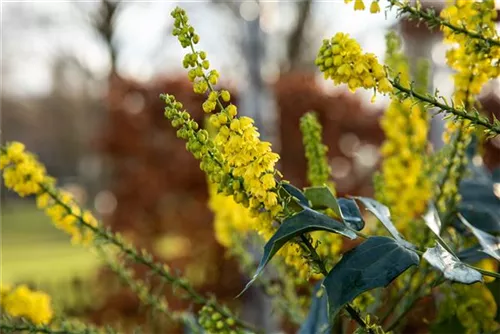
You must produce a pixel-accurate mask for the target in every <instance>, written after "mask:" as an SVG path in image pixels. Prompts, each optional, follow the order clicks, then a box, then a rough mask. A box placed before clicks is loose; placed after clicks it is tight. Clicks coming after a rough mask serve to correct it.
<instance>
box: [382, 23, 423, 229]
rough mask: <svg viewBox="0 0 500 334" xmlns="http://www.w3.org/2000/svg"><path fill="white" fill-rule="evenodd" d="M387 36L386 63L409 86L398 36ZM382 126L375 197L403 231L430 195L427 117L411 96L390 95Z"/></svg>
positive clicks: (419, 211)
mask: <svg viewBox="0 0 500 334" xmlns="http://www.w3.org/2000/svg"><path fill="white" fill-rule="evenodd" d="M386 38H387V53H386V63H387V65H388V66H389V67H390V68H391V69H393V71H394V72H396V73H398V75H399V78H400V81H401V83H402V84H403V85H405V86H409V84H410V69H409V64H408V60H407V59H406V57H405V56H404V54H403V53H402V52H401V50H400V44H401V43H400V40H399V38H398V37H397V36H396V35H395V34H393V33H391V34H388V35H387V37H386ZM381 126H382V129H383V130H384V133H385V136H386V140H385V142H384V143H383V145H382V149H381V154H382V157H383V162H382V171H381V175H380V177H381V182H382V184H383V187H381V189H380V190H378V191H377V194H376V197H377V199H378V200H380V201H381V202H383V203H384V204H386V205H387V206H389V207H390V208H391V213H392V214H393V215H394V217H397V219H396V222H397V224H396V225H397V227H398V228H399V229H400V230H401V231H402V232H403V233H404V232H405V230H406V228H407V227H408V226H407V224H408V223H409V222H410V221H411V220H413V219H415V218H417V217H419V216H420V215H422V214H423V213H424V211H425V209H426V206H427V202H428V200H429V199H430V198H431V195H432V191H431V187H432V183H431V180H430V178H429V177H428V175H426V169H427V166H426V160H425V152H426V148H427V134H428V131H429V124H428V117H427V113H426V112H425V110H423V108H422V106H421V105H420V104H417V103H415V102H414V101H412V100H411V99H404V100H402V101H401V100H400V99H398V98H393V99H392V101H391V103H390V105H389V107H388V108H387V110H386V111H385V113H384V115H383V116H382V119H381Z"/></svg>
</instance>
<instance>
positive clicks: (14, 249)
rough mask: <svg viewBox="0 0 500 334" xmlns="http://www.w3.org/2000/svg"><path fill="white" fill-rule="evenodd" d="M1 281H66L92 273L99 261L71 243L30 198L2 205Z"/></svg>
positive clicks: (86, 250) (39, 282)
mask: <svg viewBox="0 0 500 334" xmlns="http://www.w3.org/2000/svg"><path fill="white" fill-rule="evenodd" d="M1 218H2V221H1V223H2V225H1V227H2V229H1V238H2V240H1V241H2V243H1V266H2V268H1V269H2V270H1V276H2V282H5V283H17V282H25V281H28V282H32V283H35V284H37V283H38V284H41V283H46V282H65V281H68V280H70V279H72V278H75V277H82V278H83V277H89V276H92V275H93V274H94V273H95V269H96V268H97V266H98V265H99V261H98V259H97V258H96V256H95V255H94V254H92V252H90V251H89V250H88V249H84V248H83V247H79V246H73V245H71V243H70V237H69V236H67V235H66V234H65V233H63V232H62V231H59V230H57V229H56V228H55V227H54V226H53V225H52V224H51V222H50V220H49V219H48V218H47V217H46V216H45V215H44V214H43V212H41V211H39V210H37V208H36V207H35V204H34V203H33V202H32V201H29V200H21V201H15V202H8V203H7V204H5V205H2V208H1Z"/></svg>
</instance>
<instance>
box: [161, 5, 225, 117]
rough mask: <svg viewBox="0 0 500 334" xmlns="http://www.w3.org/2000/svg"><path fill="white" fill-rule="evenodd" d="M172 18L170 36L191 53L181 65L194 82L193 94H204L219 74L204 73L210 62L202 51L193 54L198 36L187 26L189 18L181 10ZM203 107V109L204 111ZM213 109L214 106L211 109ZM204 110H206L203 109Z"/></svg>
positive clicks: (175, 10) (176, 11) (175, 11)
mask: <svg viewBox="0 0 500 334" xmlns="http://www.w3.org/2000/svg"><path fill="white" fill-rule="evenodd" d="M171 15H172V17H173V18H174V20H175V21H174V30H173V32H172V34H173V35H174V36H177V39H178V40H179V42H180V43H181V45H182V47H183V48H189V47H190V48H191V49H192V50H193V52H192V53H188V54H186V55H185V56H184V60H183V62H182V64H183V65H184V68H186V69H188V68H189V69H190V70H189V72H188V78H189V80H191V81H192V82H194V85H193V89H194V92H195V93H198V94H205V93H206V92H207V91H208V90H209V88H212V86H213V85H216V84H217V81H218V79H219V73H218V72H217V71H216V70H211V71H209V72H208V73H205V70H208V69H209V68H210V62H209V61H208V60H207V59H206V58H207V54H206V53H205V52H204V51H201V52H195V51H194V49H193V46H194V45H195V44H198V42H199V41H200V36H198V35H197V34H195V32H194V28H193V27H192V26H191V25H189V22H188V21H189V18H188V17H187V15H186V11H185V10H184V9H182V8H179V7H177V8H175V9H174V10H173V11H172V13H171ZM205 107H206V106H205V105H204V107H203V109H205ZM214 109H215V104H214V105H213V109H212V110H214ZM205 110H206V109H205Z"/></svg>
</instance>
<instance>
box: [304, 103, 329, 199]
mask: <svg viewBox="0 0 500 334" xmlns="http://www.w3.org/2000/svg"><path fill="white" fill-rule="evenodd" d="M300 130H301V132H302V141H303V143H304V150H305V155H306V159H307V179H308V180H309V183H310V184H311V185H313V186H322V185H324V184H326V183H328V182H329V179H330V173H331V168H330V165H329V164H328V157H327V155H326V152H328V147H327V146H326V145H324V144H323V143H322V140H321V131H322V128H321V124H320V122H319V120H318V117H317V115H316V114H314V113H307V114H305V115H304V116H302V117H301V119H300ZM330 186H331V187H330V188H331V189H332V190H333V189H334V186H333V184H330Z"/></svg>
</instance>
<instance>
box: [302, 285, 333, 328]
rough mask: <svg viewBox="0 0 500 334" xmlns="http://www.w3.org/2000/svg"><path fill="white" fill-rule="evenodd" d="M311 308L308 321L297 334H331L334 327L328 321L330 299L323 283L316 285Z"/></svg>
mask: <svg viewBox="0 0 500 334" xmlns="http://www.w3.org/2000/svg"><path fill="white" fill-rule="evenodd" d="M311 299H312V301H311V307H310V308H309V313H308V314H307V319H306V321H305V322H304V323H303V324H302V326H300V329H299V331H298V332H297V334H312V333H314V334H322V333H330V332H331V330H332V327H331V325H330V321H329V319H328V299H327V295H326V291H325V290H324V289H323V286H322V285H321V282H318V283H316V286H315V287H314V291H313V294H312V298H311Z"/></svg>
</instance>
